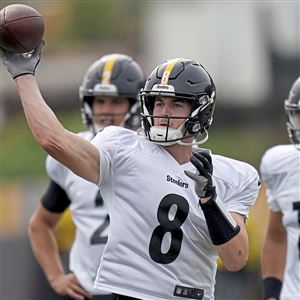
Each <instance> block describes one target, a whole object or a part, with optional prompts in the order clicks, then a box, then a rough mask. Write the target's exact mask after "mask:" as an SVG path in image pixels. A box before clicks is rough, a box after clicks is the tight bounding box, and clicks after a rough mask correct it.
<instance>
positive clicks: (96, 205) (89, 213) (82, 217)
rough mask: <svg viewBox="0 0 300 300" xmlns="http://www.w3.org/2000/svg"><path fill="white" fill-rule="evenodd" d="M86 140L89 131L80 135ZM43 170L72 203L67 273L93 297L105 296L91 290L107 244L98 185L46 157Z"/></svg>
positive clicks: (105, 216) (104, 213) (88, 138)
mask: <svg viewBox="0 0 300 300" xmlns="http://www.w3.org/2000/svg"><path fill="white" fill-rule="evenodd" d="M80 136H82V137H83V138H85V139H87V140H91V139H92V138H93V134H92V133H91V132H88V131H86V132H82V133H80ZM46 170H47V172H48V175H49V177H50V178H51V179H52V180H53V181H54V182H55V183H57V184H58V185H59V186H60V187H61V188H62V189H63V190H64V191H65V192H66V194H67V196H68V197H69V200H70V201H71V204H70V210H71V213H72V218H73V221H74V223H75V226H76V236H75V241H74V243H73V245H72V249H71V252H70V270H71V271H72V272H74V274H75V275H76V277H77V278H78V280H79V282H80V284H81V285H82V286H83V287H84V288H85V289H86V290H87V291H89V292H91V293H92V294H107V292H101V291H99V290H98V289H95V288H94V280H95V277H96V274H97V269H98V265H99V264H100V259H101V255H102V253H103V249H104V246H105V243H106V241H107V229H108V225H109V219H108V214H107V209H106V208H105V206H104V205H103V199H102V197H101V195H100V193H99V188H98V187H97V185H95V184H93V183H91V182H89V181H86V180H84V179H82V178H81V177H79V176H77V175H75V174H74V173H73V172H72V171H70V170H69V169H68V168H66V167H65V166H64V165H62V164H61V163H59V162H58V161H56V160H55V159H53V158H52V157H51V156H48V157H47V160H46Z"/></svg>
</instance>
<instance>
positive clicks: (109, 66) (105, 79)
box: [101, 54, 118, 84]
mask: <svg viewBox="0 0 300 300" xmlns="http://www.w3.org/2000/svg"><path fill="white" fill-rule="evenodd" d="M117 58H118V55H117V54H112V55H109V56H108V58H107V60H106V62H105V65H104V68H103V72H102V78H101V83H103V84H110V81H111V74H112V70H113V68H114V64H115V62H116V59H117Z"/></svg>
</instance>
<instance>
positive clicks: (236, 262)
mask: <svg viewBox="0 0 300 300" xmlns="http://www.w3.org/2000/svg"><path fill="white" fill-rule="evenodd" d="M235 220H236V222H237V223H238V224H239V226H240V228H241V230H240V232H239V233H238V234H237V235H236V236H235V237H233V238H232V239H231V240H229V241H228V242H226V243H224V244H222V245H218V246H216V248H217V251H218V254H219V257H220V259H221V260H222V262H223V264H224V266H225V268H226V269H227V270H228V271H231V272H236V271H239V270H240V269H241V268H243V267H244V266H245V265H246V263H247V261H248V253H249V249H248V248H249V246H248V235H247V232H246V228H245V225H244V224H243V223H244V222H243V221H241V220H240V219H237V218H235Z"/></svg>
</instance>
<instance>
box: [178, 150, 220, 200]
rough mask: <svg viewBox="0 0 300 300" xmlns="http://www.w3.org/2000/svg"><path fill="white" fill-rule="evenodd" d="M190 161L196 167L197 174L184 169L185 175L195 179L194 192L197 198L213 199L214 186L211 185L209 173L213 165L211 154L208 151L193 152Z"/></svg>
mask: <svg viewBox="0 0 300 300" xmlns="http://www.w3.org/2000/svg"><path fill="white" fill-rule="evenodd" d="M190 161H191V163H192V164H193V165H194V166H195V167H196V168H197V170H198V172H199V173H198V174H195V173H193V172H190V171H184V173H185V175H186V176H188V177H190V178H191V179H193V180H195V181H196V185H195V192H196V194H197V195H198V196H199V198H209V197H212V196H213V197H212V198H213V199H214V198H215V197H216V188H215V187H214V186H213V182H212V178H211V175H212V173H213V165H212V161H211V156H210V154H209V153H208V152H196V151H195V152H193V154H192V157H191V159H190Z"/></svg>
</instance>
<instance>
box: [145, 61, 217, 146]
mask: <svg viewBox="0 0 300 300" xmlns="http://www.w3.org/2000/svg"><path fill="white" fill-rule="evenodd" d="M158 95H160V96H168V97H175V98H183V99H187V100H190V101H191V104H192V111H191V114H190V115H189V117H188V118H186V120H185V122H184V123H183V124H182V125H181V126H180V127H179V128H178V129H174V128H170V127H169V126H166V127H161V126H154V123H153V122H154V118H156V117H155V116H154V115H153V108H154V100H155V97H156V96H158ZM215 97H216V89H215V85H214V83H213V80H212V78H211V77H210V75H209V74H208V72H207V71H206V70H205V69H204V67H203V66H202V65H200V64H199V63H197V62H195V61H193V60H190V59H184V58H175V59H172V60H168V61H166V62H164V63H163V64H161V65H159V66H158V67H157V68H156V69H155V70H154V71H153V72H152V73H151V74H150V76H149V78H148V80H147V81H146V84H145V87H144V89H143V90H142V91H141V103H142V114H141V116H142V126H143V129H144V132H145V134H146V137H147V139H149V140H150V141H153V142H156V143H158V144H161V145H165V146H169V145H173V144H175V143H179V144H180V143H181V140H182V139H186V138H189V137H196V136H197V135H198V134H200V133H204V132H205V133H206V138H204V139H203V140H202V141H199V142H198V143H201V142H204V141H206V140H207V129H208V128H209V126H210V125H211V123H212V121H213V113H214V108H215ZM166 118H167V119H168V124H169V122H170V119H172V118H176V116H172V117H166Z"/></svg>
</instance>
